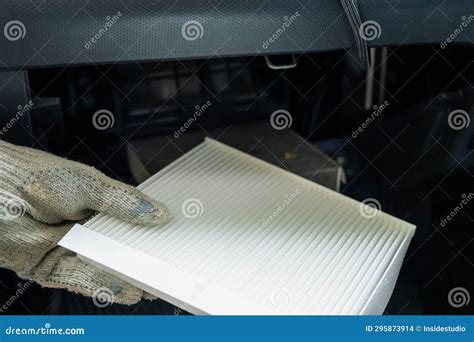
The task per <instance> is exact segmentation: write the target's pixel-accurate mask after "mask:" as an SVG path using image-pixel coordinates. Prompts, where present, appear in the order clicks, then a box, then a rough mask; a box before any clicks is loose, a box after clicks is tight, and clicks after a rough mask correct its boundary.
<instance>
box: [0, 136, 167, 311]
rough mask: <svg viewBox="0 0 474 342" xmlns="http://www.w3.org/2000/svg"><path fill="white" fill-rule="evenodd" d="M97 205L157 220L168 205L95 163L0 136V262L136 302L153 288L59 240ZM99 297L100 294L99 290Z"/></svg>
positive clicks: (128, 217) (125, 216) (49, 280)
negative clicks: (116, 273)
mask: <svg viewBox="0 0 474 342" xmlns="http://www.w3.org/2000/svg"><path fill="white" fill-rule="evenodd" d="M94 211H100V212H103V213H106V214H108V215H111V216H114V217H117V218H120V219H122V220H124V221H127V222H131V223H136V224H143V225H156V224H160V223H163V222H165V221H166V220H167V219H168V216H169V213H168V209H167V208H166V207H165V206H164V205H163V204H161V203H159V202H157V201H155V200H153V199H151V198H149V197H148V196H146V195H145V194H143V193H141V192H140V191H138V190H137V189H135V188H134V187H132V186H129V185H125V184H122V183H120V182H118V181H115V180H113V179H111V178H109V177H107V176H105V175H104V174H102V173H101V172H99V171H97V170H96V169H94V168H92V167H89V166H86V165H84V164H80V163H76V162H73V161H69V160H66V159H62V158H59V157H56V156H54V155H52V154H49V153H46V152H43V151H38V150H34V149H31V148H27V147H19V146H14V145H11V144H9V143H6V142H3V141H0V267H4V268H8V269H11V270H13V271H15V272H16V273H17V275H18V276H19V277H21V278H23V279H31V280H34V281H36V282H37V283H38V284H40V285H42V286H45V287H52V288H65V289H67V290H69V291H72V292H74V293H80V294H83V295H85V296H92V297H96V296H101V295H104V294H106V295H108V296H111V295H112V296H113V300H114V302H116V303H120V304H129V305H130V304H134V303H137V302H138V301H140V300H141V299H142V298H143V297H144V296H145V297H146V298H147V297H148V296H149V295H148V294H146V293H144V292H143V291H142V290H139V289H138V288H136V287H134V286H132V285H129V284H127V283H126V282H124V281H122V280H119V279H117V278H115V277H113V276H111V275H109V274H107V273H105V272H103V271H101V270H99V269H97V268H95V267H93V266H91V265H88V264H85V263H84V262H83V261H81V260H80V259H79V258H78V257H77V256H76V254H75V253H73V252H71V251H68V250H66V249H64V248H62V247H59V246H57V243H58V241H59V240H60V239H61V238H62V237H63V236H64V235H65V234H66V233H67V232H68V231H69V229H70V228H71V227H72V226H73V225H74V224H75V222H74V221H78V220H84V219H86V218H88V217H90V216H91V214H92V213H93V212H94ZM98 299H99V300H100V298H98Z"/></svg>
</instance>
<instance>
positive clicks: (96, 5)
mask: <svg viewBox="0 0 474 342" xmlns="http://www.w3.org/2000/svg"><path fill="white" fill-rule="evenodd" d="M358 3H359V7H360V12H361V16H362V20H363V21H367V20H374V21H376V22H377V23H379V25H380V28H381V32H380V37H379V38H377V39H374V40H371V41H369V46H388V45H391V46H398V45H401V44H403V45H407V44H438V45H439V44H440V43H441V42H443V41H445V40H446V39H447V38H448V37H450V36H451V35H452V34H453V33H454V32H455V31H456V29H459V28H460V25H461V24H462V22H463V20H466V18H470V16H472V15H473V14H474V13H472V10H473V3H472V0H450V1H445V0H416V1H413V0H399V1H391V0H387V1H383V0H362V1H358ZM118 13H120V14H121V15H119V14H118ZM114 15H115V16H117V17H116V18H115V19H114ZM292 16H293V17H292ZM295 16H296V18H295ZM107 18H108V19H107ZM463 18H464V19H463ZM12 21H19V22H21V23H22V24H23V27H20V33H19V36H13V37H14V40H11V39H10V40H9V39H7V38H6V35H5V34H0V68H3V69H18V68H30V67H43V66H61V65H69V64H88V63H95V64H97V63H110V62H114V63H117V62H126V61H148V60H163V59H176V58H179V59H183V58H208V57H213V56H214V57H215V56H237V55H255V54H283V53H291V52H317V51H330V50H337V49H347V48H349V47H351V46H352V45H353V35H352V31H351V29H350V26H349V24H348V21H347V18H346V17H345V14H344V12H343V9H342V7H341V5H340V3H339V1H337V0H319V1H316V0H314V1H312V0H298V1H295V0H252V1H250V0H225V1H223V0H215V1H214V0H162V1H156V0H140V1H137V0H135V1H133V0H101V1H85V0H67V1H66V0H41V1H18V0H3V1H2V5H1V10H0V28H1V29H2V32H1V33H4V32H3V29H4V28H5V26H6V25H7V24H8V23H11V22H12ZM189 21H197V22H199V24H200V25H201V27H202V31H200V34H198V38H197V39H195V40H187V39H185V38H184V37H183V35H182V28H183V25H184V24H185V23H186V22H189ZM107 22H109V24H110V23H112V24H111V25H109V26H108V27H107V29H106V30H105V27H106V26H107V24H106V23H107ZM285 22H287V23H289V24H288V25H287V26H285ZM283 26H285V29H284V32H283V33H282V32H281V30H280V32H279V31H278V30H279V29H281V28H282V27H283ZM198 29H199V28H198ZM101 30H102V31H101ZM278 32H279V33H278ZM17 34H18V33H17ZM96 35H97V36H98V39H97V40H96V41H95V42H91V39H92V38H93V37H94V36H96ZM272 36H273V37H276V39H274V41H273V42H269V39H270V38H271V37H272ZM18 37H19V38H18ZM17 38H18V39H17ZM192 38H194V36H191V39H192ZM473 41H474V23H470V25H467V26H466V27H463V30H462V32H460V33H458V34H456V37H455V39H454V42H455V43H456V44H472V42H473Z"/></svg>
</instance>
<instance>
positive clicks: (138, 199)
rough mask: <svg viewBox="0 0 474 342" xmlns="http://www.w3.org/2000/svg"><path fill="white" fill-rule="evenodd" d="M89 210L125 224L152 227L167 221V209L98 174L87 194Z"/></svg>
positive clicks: (125, 185)
mask: <svg viewBox="0 0 474 342" xmlns="http://www.w3.org/2000/svg"><path fill="white" fill-rule="evenodd" d="M89 199H90V203H91V205H90V208H91V209H94V210H96V211H100V212H102V213H105V214H107V215H111V216H114V217H117V218H119V219H122V220H124V221H127V222H131V223H136V224H143V225H154V224H161V223H164V222H166V221H168V220H169V217H170V213H169V210H168V208H167V207H166V206H165V205H164V204H162V203H160V202H158V201H156V200H154V199H152V198H150V197H149V196H147V195H145V194H144V193H142V192H141V191H139V190H137V189H136V188H134V187H132V186H130V185H127V184H123V183H120V182H118V181H116V180H113V179H111V178H109V177H106V176H105V175H103V174H101V173H99V174H98V175H96V181H95V184H94V189H93V191H91V192H90V193H89Z"/></svg>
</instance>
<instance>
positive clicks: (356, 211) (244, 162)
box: [60, 139, 415, 315]
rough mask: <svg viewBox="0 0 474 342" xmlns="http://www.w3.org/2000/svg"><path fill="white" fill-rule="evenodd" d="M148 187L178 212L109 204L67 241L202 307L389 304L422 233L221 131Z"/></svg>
mask: <svg viewBox="0 0 474 342" xmlns="http://www.w3.org/2000/svg"><path fill="white" fill-rule="evenodd" d="M139 189H141V190H142V191H143V192H145V193H146V194H148V195H150V196H151V197H153V198H156V199H159V200H160V201H162V202H163V203H165V204H166V205H167V206H168V207H169V208H170V210H171V213H172V219H171V221H170V222H168V223H166V224H165V225H162V226H157V227H144V226H137V225H132V224H128V223H124V222H122V221H119V220H117V219H115V218H112V217H109V216H106V215H103V214H99V215H97V216H96V217H94V218H93V219H91V220H90V221H88V222H87V223H86V224H84V225H79V224H77V225H75V226H74V228H73V229H72V230H71V231H70V232H69V233H68V234H67V235H66V236H65V237H64V238H63V239H62V240H61V242H60V245H62V246H63V247H66V248H68V249H70V250H72V251H74V252H76V253H77V254H78V255H79V257H81V258H82V259H84V260H85V261H87V262H89V263H92V264H94V265H96V266H97V267H100V268H102V269H104V270H107V271H108V272H110V273H112V274H114V275H117V276H119V277H121V278H123V279H125V280H127V281H129V282H130V283H132V284H134V285H135V286H137V287H140V288H142V289H143V290H145V291H147V292H149V293H152V294H154V295H156V296H158V297H160V298H162V299H164V300H166V301H169V302H171V303H173V304H174V305H177V306H179V307H181V308H182V309H184V310H186V311H189V312H191V313H194V314H213V315H222V314H235V315H246V314H249V315H250V314H251V315H260V314H269V315H274V314H277V315H278V314H288V315H312V314H337V315H338V314H355V315H358V314H381V313H382V312H383V310H384V309H385V306H386V305H387V303H388V300H389V298H390V296H391V293H392V291H393V288H394V286H395V282H396V280H397V277H398V273H399V270H400V267H401V264H402V261H403V257H404V255H405V253H406V250H407V248H408V245H409V242H410V240H411V238H412V236H413V234H414V231H415V227H414V226H413V225H411V224H409V223H407V222H405V221H402V220H400V219H397V218H395V217H393V216H390V215H388V214H385V213H383V212H380V211H378V210H376V209H374V208H372V207H369V206H366V205H365V204H363V203H359V202H357V201H355V200H352V199H350V198H348V197H346V196H343V195H341V194H339V193H337V192H334V191H332V190H329V189H327V188H324V187H322V186H320V185H318V184H315V183H312V182H310V181H308V180H306V179H304V178H301V177H299V176H296V175H294V174H292V173H289V172H287V171H285V170H282V169H280V168H278V167H275V166H273V165H271V164H268V163H266V162H263V161H261V160H259V159H257V158H254V157H251V156H249V155H247V154H245V153H243V152H240V151H238V150H235V149H233V148H231V147H229V146H226V145H224V144H221V143H219V142H217V141H214V140H211V139H206V140H205V141H204V142H203V143H202V144H200V145H198V146H197V147H195V148H194V149H193V150H191V151H190V152H188V153H186V154H185V155H183V156H182V157H181V158H179V159H178V160H176V161H175V162H173V163H172V164H170V165H168V166H167V167H166V168H164V169H163V170H161V171H160V172H158V173H157V174H156V175H154V176H153V177H151V178H149V179H148V180H147V181H146V182H144V183H143V184H141V185H140V186H139Z"/></svg>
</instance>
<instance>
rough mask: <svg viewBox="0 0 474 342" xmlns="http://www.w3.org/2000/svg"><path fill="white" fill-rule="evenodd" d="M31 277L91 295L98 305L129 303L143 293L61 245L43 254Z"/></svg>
mask: <svg viewBox="0 0 474 342" xmlns="http://www.w3.org/2000/svg"><path fill="white" fill-rule="evenodd" d="M34 280H35V281H37V282H38V283H39V284H40V285H42V286H45V287H51V288H62V289H67V290H68V291H71V292H74V293H78V294H81V295H84V296H88V297H92V299H93V302H94V304H95V305H96V306H98V307H106V306H108V305H111V304H113V303H117V304H126V305H132V304H136V303H138V302H139V301H141V299H142V297H143V291H142V290H140V289H138V288H136V287H134V286H132V285H130V284H128V283H126V282H124V281H122V280H120V279H118V278H116V277H114V276H111V275H109V274H107V273H106V272H104V271H102V270H100V269H98V268H96V267H94V266H91V265H89V264H86V263H85V262H83V261H82V260H80V259H79V258H78V257H77V256H76V255H75V254H74V253H72V252H70V251H67V250H66V249H64V248H62V247H57V248H55V250H54V251H51V252H50V253H49V254H48V255H47V256H46V257H45V259H44V260H43V262H42V263H41V264H40V265H39V266H38V267H37V269H36V271H35V277H34Z"/></svg>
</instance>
